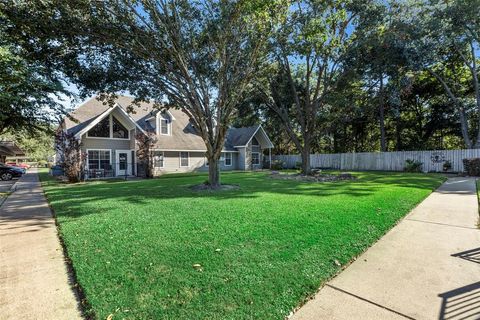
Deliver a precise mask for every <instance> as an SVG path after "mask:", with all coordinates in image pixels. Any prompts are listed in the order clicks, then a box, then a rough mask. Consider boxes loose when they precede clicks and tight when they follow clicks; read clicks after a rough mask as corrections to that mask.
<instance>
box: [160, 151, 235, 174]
mask: <svg viewBox="0 0 480 320" xmlns="http://www.w3.org/2000/svg"><path fill="white" fill-rule="evenodd" d="M237 165H238V153H236V152H232V166H225V162H224V161H221V162H220V170H222V171H228V170H237ZM191 171H208V167H207V166H205V153H204V152H190V153H189V166H188V167H180V153H179V152H177V151H164V166H163V168H155V170H154V174H155V175H160V174H162V173H167V172H191Z"/></svg>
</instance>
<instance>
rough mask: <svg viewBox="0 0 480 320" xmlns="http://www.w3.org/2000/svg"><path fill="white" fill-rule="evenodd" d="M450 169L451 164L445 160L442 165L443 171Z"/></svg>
mask: <svg viewBox="0 0 480 320" xmlns="http://www.w3.org/2000/svg"><path fill="white" fill-rule="evenodd" d="M451 169H452V163H451V162H450V160H447V161H445V162H444V163H443V171H448V170H451Z"/></svg>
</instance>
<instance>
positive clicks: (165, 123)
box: [160, 115, 172, 135]
mask: <svg viewBox="0 0 480 320" xmlns="http://www.w3.org/2000/svg"><path fill="white" fill-rule="evenodd" d="M171 133H172V123H171V121H170V119H169V117H168V116H167V115H162V116H161V117H160V134H163V135H170V134H171Z"/></svg>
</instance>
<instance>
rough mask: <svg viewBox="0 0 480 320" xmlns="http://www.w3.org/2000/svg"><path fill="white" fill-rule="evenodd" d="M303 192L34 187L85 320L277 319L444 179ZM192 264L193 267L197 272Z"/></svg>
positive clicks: (247, 182) (272, 185)
mask: <svg viewBox="0 0 480 320" xmlns="http://www.w3.org/2000/svg"><path fill="white" fill-rule="evenodd" d="M355 175H357V176H358V180H356V181H346V182H335V183H317V184H313V183H304V182H297V181H289V180H273V179H270V178H269V177H268V176H267V175H266V174H265V173H225V174H222V179H223V182H224V183H231V184H238V185H240V187H241V189H240V190H233V191H222V192H215V193H212V192H208V191H205V192H194V191H191V190H190V189H189V188H188V187H189V186H191V185H192V184H198V183H201V182H203V181H204V180H205V178H206V176H205V175H204V174H178V175H166V176H163V177H162V178H159V179H153V180H140V181H129V182H119V181H115V182H91V183H85V184H76V185H64V184H59V183H57V182H56V181H54V180H53V179H52V178H50V177H49V176H48V175H47V173H46V172H43V173H41V179H42V181H43V185H44V188H45V192H46V195H47V197H48V199H49V201H50V203H51V205H52V206H53V208H54V210H55V212H56V215H57V220H58V223H59V225H60V232H61V235H62V237H63V239H64V242H65V245H66V247H67V249H68V254H69V257H70V258H71V260H72V262H73V267H74V269H75V272H76V276H77V280H78V282H79V283H80V285H81V287H82V288H83V291H84V294H85V295H86V298H87V300H88V312H89V314H90V315H92V316H93V317H95V318H99V319H105V318H106V317H107V316H109V315H110V314H113V319H124V318H125V319H262V320H263V319H282V318H283V317H284V316H286V315H288V314H289V313H290V312H291V311H292V310H293V309H294V308H295V307H296V306H298V305H300V304H301V303H302V302H303V301H305V299H307V298H308V297H309V296H311V295H312V294H313V293H315V291H316V290H317V289H318V288H319V286H321V285H322V283H324V282H325V281H326V280H328V279H329V278H331V277H332V276H334V275H335V274H336V273H337V272H338V271H339V270H340V269H341V267H340V266H339V265H338V262H339V263H340V264H341V265H345V264H348V263H349V261H351V259H352V258H353V257H355V256H357V255H359V254H360V253H361V252H363V251H364V250H365V249H367V248H368V247H369V246H370V245H371V244H372V243H374V242H375V241H376V240H377V239H379V238H380V237H381V236H382V235H383V234H384V233H385V232H386V231H388V230H389V229H390V228H391V227H392V226H393V225H394V224H395V223H396V222H397V221H398V220H399V219H401V218H402V217H403V216H404V215H405V214H406V213H407V212H408V211H409V210H411V209H412V208H413V207H414V206H415V205H416V204H418V203H419V202H420V201H421V200H422V199H424V198H425V197H426V196H427V195H428V194H429V193H430V192H431V191H432V190H433V189H435V188H436V187H438V186H439V185H440V183H441V182H442V181H443V179H444V178H443V177H442V176H440V175H432V174H407V173H373V172H371V173H355ZM194 264H200V267H197V268H194V267H193V265H194Z"/></svg>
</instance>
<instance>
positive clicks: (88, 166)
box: [86, 149, 112, 170]
mask: <svg viewBox="0 0 480 320" xmlns="http://www.w3.org/2000/svg"><path fill="white" fill-rule="evenodd" d="M86 151H87V161H86V163H87V168H88V170H95V169H90V163H89V162H88V152H89V151H108V152H109V153H110V156H109V157H110V165H112V149H87V150H86Z"/></svg>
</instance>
